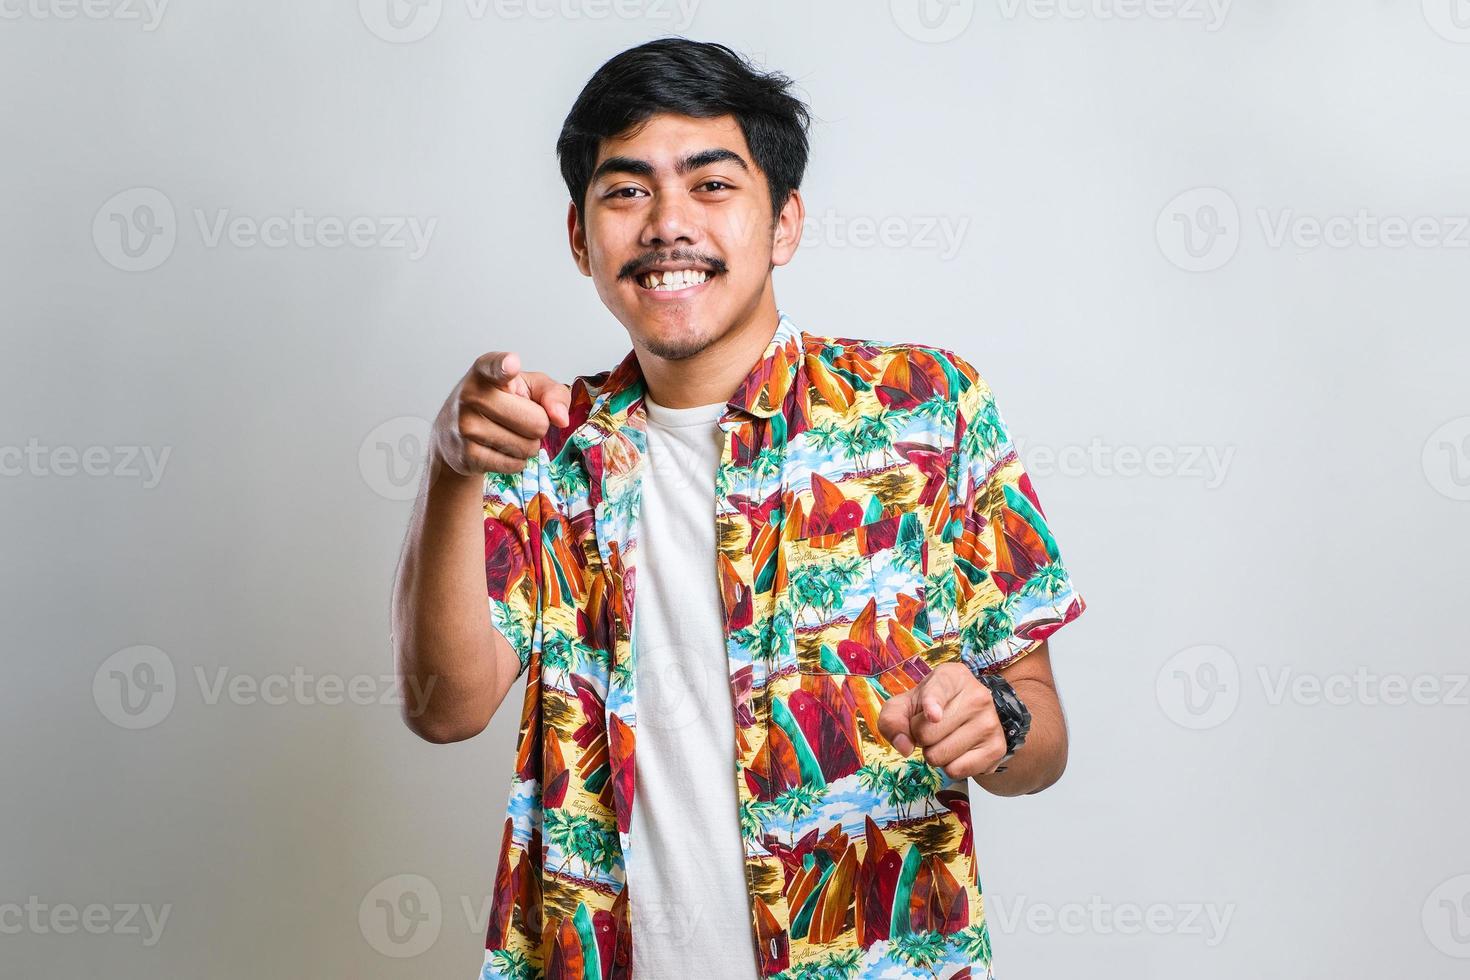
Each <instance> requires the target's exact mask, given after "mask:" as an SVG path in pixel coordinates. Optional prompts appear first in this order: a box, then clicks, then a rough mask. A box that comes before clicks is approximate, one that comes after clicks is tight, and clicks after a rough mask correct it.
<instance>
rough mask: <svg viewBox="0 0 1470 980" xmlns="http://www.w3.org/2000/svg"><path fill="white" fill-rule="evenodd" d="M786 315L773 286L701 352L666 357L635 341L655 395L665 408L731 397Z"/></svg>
mask: <svg viewBox="0 0 1470 980" xmlns="http://www.w3.org/2000/svg"><path fill="white" fill-rule="evenodd" d="M779 321H780V316H779V314H778V313H777V311H776V300H775V296H774V295H773V294H772V293H771V290H770V288H769V286H767V289H766V291H765V293H764V294H763V295H762V297H761V300H760V302H758V303H757V304H756V308H755V309H754V310H753V311H752V312H750V313H749V314H747V315H746V316H745V317H743V318H742V319H741V320H740V321H739V322H738V323H736V324H735V325H734V326H732V327H731V328H730V329H728V330H726V331H725V332H724V333H723V334H722V335H721V336H720V337H719V339H717V340H716V341H715V342H714V343H712V344H710V345H709V346H708V347H706V348H705V349H704V350H702V351H700V352H699V353H698V354H694V355H692V356H690V357H685V358H682V359H680V360H677V361H669V360H665V359H664V358H662V357H658V356H656V355H654V354H650V353H649V352H648V351H646V350H644V349H642V348H640V347H635V349H634V351H635V356H637V358H638V367H639V369H640V370H641V371H642V372H643V383H644V387H645V388H646V389H647V391H648V394H649V396H650V397H652V398H653V400H654V401H655V402H657V403H658V404H660V405H662V406H664V407H665V408H693V407H694V406H696V405H713V404H715V403H717V402H724V401H729V400H730V396H731V395H733V394H735V389H737V388H739V387H740V383H741V382H742V381H744V380H745V379H746V377H747V376H748V375H749V374H750V371H751V368H753V367H754V366H755V363H756V362H757V361H758V360H760V358H761V355H762V354H764V353H765V352H766V347H768V346H769V345H770V343H771V337H773V336H774V335H775V333H776V326H777V324H778V323H779Z"/></svg>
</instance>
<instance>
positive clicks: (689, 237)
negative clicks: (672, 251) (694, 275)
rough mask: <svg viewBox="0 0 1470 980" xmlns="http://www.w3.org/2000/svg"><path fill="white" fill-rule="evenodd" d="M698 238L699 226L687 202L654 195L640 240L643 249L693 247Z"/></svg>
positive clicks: (659, 194) (663, 194) (666, 195)
mask: <svg viewBox="0 0 1470 980" xmlns="http://www.w3.org/2000/svg"><path fill="white" fill-rule="evenodd" d="M699 237H700V235H699V225H698V223H697V222H696V221H695V218H694V212H693V209H692V208H690V207H689V202H687V201H684V200H681V199H679V198H678V197H671V196H669V195H668V194H666V193H663V192H659V193H657V194H655V195H654V198H653V204H652V206H650V207H649V209H648V223H647V224H646V225H644V228H643V236H642V239H641V244H642V245H643V246H644V247H645V248H660V247H663V248H669V247H673V246H676V245H681V244H682V245H693V244H694V243H695V242H697V241H699Z"/></svg>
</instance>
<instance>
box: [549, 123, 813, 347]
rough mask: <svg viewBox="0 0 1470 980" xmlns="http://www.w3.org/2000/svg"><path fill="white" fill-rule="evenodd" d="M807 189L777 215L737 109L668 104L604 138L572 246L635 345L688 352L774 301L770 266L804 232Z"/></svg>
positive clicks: (572, 212) (714, 341)
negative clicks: (693, 110)
mask: <svg viewBox="0 0 1470 980" xmlns="http://www.w3.org/2000/svg"><path fill="white" fill-rule="evenodd" d="M802 213H803V212H802V203H801V198H800V195H799V193H798V192H795V191H793V192H792V195H791V199H789V200H788V201H787V202H786V205H785V206H784V207H783V208H782V210H781V214H780V215H778V216H776V218H775V220H774V221H773V218H772V215H771V198H770V192H769V190H768V187H767V184H766V177H765V174H764V172H763V171H761V170H759V169H758V168H757V166H756V164H755V160H754V158H753V157H752V156H751V153H750V149H749V147H747V146H746V144H745V137H744V135H743V134H742V133H741V131H740V125H739V123H737V122H736V120H735V118H734V117H733V116H720V117H716V118H712V119H698V118H694V117H690V116H677V115H670V114H662V115H657V116H653V117H651V118H650V119H649V120H647V121H646V122H645V123H644V124H642V125H641V126H640V127H636V128H635V129H634V130H632V131H629V132H627V133H624V134H622V135H620V136H619V137H617V138H615V139H608V140H603V142H602V146H601V147H600V148H599V151H598V157H597V164H596V166H595V167H594V170H593V177H592V182H591V184H590V186H589V187H588V189H587V196H586V199H585V202H584V206H583V208H582V210H581V212H580V213H579V212H578V211H577V209H576V208H575V207H572V208H569V209H568V214H567V229H568V233H569V235H570V238H571V246H572V254H573V256H574V257H575V258H576V260H577V266H578V268H580V269H581V270H582V274H583V275H587V276H591V277H592V280H593V283H594V284H595V286H596V288H597V293H598V295H599V296H600V297H602V302H603V304H604V305H606V306H607V308H608V309H609V310H611V311H612V313H613V315H614V316H616V317H617V318H618V320H619V322H621V323H622V324H623V326H624V327H626V328H627V330H628V334H629V336H630V337H631V338H632V340H633V344H634V346H635V347H637V348H639V349H640V350H642V351H646V352H647V353H650V354H652V355H654V356H656V357H660V358H664V359H667V360H674V361H677V360H683V359H685V358H689V357H693V356H695V355H697V354H699V353H701V352H703V351H706V350H708V349H710V348H711V347H712V346H715V345H718V344H719V342H720V341H721V340H722V339H725V338H727V337H728V336H730V335H731V334H732V333H733V332H736V331H740V330H742V329H743V328H745V327H747V326H749V325H751V324H752V323H753V322H754V321H755V320H756V319H757V317H758V315H759V314H760V313H761V312H762V310H764V309H766V307H767V306H769V309H770V311H774V308H775V300H774V296H773V295H772V290H771V269H772V268H773V267H774V266H777V265H785V264H786V263H787V262H788V261H789V260H790V259H791V256H792V254H793V253H794V252H795V250H796V244H797V242H798V240H799V237H800V229H801V221H802Z"/></svg>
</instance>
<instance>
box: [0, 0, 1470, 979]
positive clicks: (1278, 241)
mask: <svg viewBox="0 0 1470 980" xmlns="http://www.w3.org/2000/svg"><path fill="white" fill-rule="evenodd" d="M390 2H391V4H392V5H391V6H390ZM666 33H683V34H687V35H689V36H692V37H695V38H699V39H709V40H719V41H722V42H724V43H727V44H730V45H732V46H734V47H737V48H739V49H741V50H744V51H746V52H749V53H752V54H754V55H756V56H757V57H758V58H759V59H760V60H762V61H763V62H765V63H766V64H769V65H771V66H773V67H778V68H780V69H782V70H783V71H786V72H787V73H789V74H791V75H792V76H794V77H795V78H796V79H797V80H798V81H799V83H800V85H801V94H802V95H804V96H805V97H806V98H807V99H808V100H809V101H810V103H811V105H812V108H813V110H814V111H815V113H816V115H817V116H818V119H819V121H818V124H817V125H816V127H815V129H814V132H813V153H812V158H811V164H810V169H809V171H808V174H807V179H806V182H805V186H804V192H805V197H806V201H807V205H808V218H809V223H808V226H807V228H806V231H805V237H804V240H803V242H802V246H801V249H800V251H799V253H798V255H797V256H796V259H795V260H794V261H793V262H792V263H791V264H790V265H789V266H787V267H785V268H783V269H781V270H779V271H778V272H777V274H776V280H777V294H778V300H779V303H780V305H781V307H782V308H783V309H784V310H786V311H787V312H790V313H791V314H792V315H793V317H795V318H796V319H797V320H798V322H800V323H801V324H802V325H803V326H804V327H806V328H807V329H809V330H813V331H819V332H821V331H825V332H830V333H835V334H839V335H853V336H864V335H865V336H871V337H876V338H879V339H894V340H919V341H925V342H929V343H934V344H940V345H944V346H947V347H951V348H953V349H955V350H957V351H959V352H961V353H962V354H963V355H965V356H966V357H967V358H969V359H970V360H972V361H973V362H974V363H975V364H976V365H977V366H978V367H979V369H980V370H981V372H982V373H983V374H984V375H985V376H986V377H987V379H988V380H989V381H990V383H991V385H992V386H993V388H994V390H995V392H996V394H997V397H998V400H999V404H1000V405H1001V408H1002V411H1003V413H1004V414H1005V417H1006V419H1007V421H1008V422H1009V423H1010V425H1011V427H1012V429H1013V430H1014V432H1015V434H1016V436H1017V437H1018V438H1019V439H1020V440H1022V443H1023V447H1022V452H1023V458H1024V460H1025V462H1026V464H1027V465H1028V467H1029V468H1030V470H1031V472H1032V474H1033V478H1034V480H1035V485H1036V487H1037V490H1038V492H1039V494H1040V497H1041V499H1042V501H1043V504H1044V506H1045V507H1046V509H1047V513H1048V515H1049V517H1050V518H1051V520H1052V524H1053V527H1054V528H1055V530H1056V532H1057V535H1058V539H1059V541H1060V542H1061V545H1062V549H1063V553H1064V555H1065V557H1066V560H1067V562H1068V565H1069V567H1070V568H1071V569H1072V572H1073V575H1074V577H1075V581H1076V584H1077V586H1078V588H1079V590H1080V592H1081V593H1082V594H1083V595H1084V597H1085V598H1086V599H1087V602H1088V606H1089V608H1088V612H1087V613H1086V614H1084V616H1083V617H1082V618H1081V619H1080V620H1079V621H1078V622H1077V623H1075V624H1073V625H1071V626H1070V627H1069V628H1067V629H1066V630H1064V631H1062V632H1061V633H1059V634H1058V635H1057V637H1056V639H1055V641H1054V643H1053V646H1054V662H1055V665H1056V669H1057V672H1058V676H1059V683H1060V687H1061V691H1062V695H1063V698H1064V701H1065V704H1066V708H1067V711H1068V716H1069V719H1070V722H1071V730H1072V737H1073V743H1072V757H1071V764H1070V768H1069V770H1068V772H1067V775H1066V777H1065V778H1064V779H1063V781H1062V782H1061V783H1059V784H1058V785H1057V786H1056V787H1054V788H1053V789H1051V790H1050V791H1048V792H1046V793H1044V794H1041V795H1039V796H1035V797H1031V798H1026V799H1018V800H1002V799H995V798H991V797H989V796H987V795H986V794H984V793H983V792H980V791H978V790H977V791H976V793H975V797H976V814H977V821H976V823H977V829H976V834H977V842H976V843H977V847H978V852H979V855H980V860H981V875H982V878H983V882H984V886H985V890H986V895H987V898H988V900H989V901H988V906H989V915H990V922H991V927H992V929H993V930H994V933H995V935H994V940H995V950H996V966H997V974H998V976H1001V977H1003V978H1005V980H1027V978H1061V977H1083V976H1098V977H1122V976H1129V977H1136V978H1175V977H1179V976H1184V975H1188V976H1191V977H1199V978H1242V977H1251V978H1256V977H1279V978H1299V977H1314V978H1315V977H1337V976H1352V977H1367V976H1376V975H1390V974H1392V975H1395V976H1398V975H1402V976H1410V977H1415V978H1448V977H1459V976H1464V975H1465V971H1466V967H1467V965H1470V964H1467V959H1470V849H1467V831H1466V823H1465V813H1466V807H1467V805H1470V792H1467V789H1466V783H1465V779H1464V770H1463V763H1462V761H1461V758H1460V748H1461V746H1462V745H1463V744H1464V741H1465V738H1466V735H1467V718H1470V690H1467V684H1466V672H1467V670H1470V668H1467V666H1466V658H1465V641H1464V631H1463V629H1461V628H1458V627H1456V626H1455V625H1454V624H1455V622H1457V620H1458V617H1459V616H1460V615H1461V614H1462V607H1463V605H1464V600H1465V583H1466V579H1467V576H1466V573H1465V569H1464V554H1465V551H1466V544H1467V542H1470V521H1467V517H1470V386H1467V384H1466V381H1467V378H1466V374H1467V371H1466V363H1467V356H1470V340H1467V335H1466V333H1465V332H1464V329H1463V328H1464V300H1465V291H1464V286H1465V282H1466V263H1467V261H1470V228H1467V225H1470V218H1467V215H1470V196H1467V193H1466V191H1467V188H1470V183H1467V176H1466V164H1467V160H1470V135H1467V134H1470V130H1467V129H1466V128H1465V126H1464V121H1465V120H1464V106H1465V103H1466V98H1467V96H1470V3H1467V2H1465V0H1423V2H1422V3H1421V2H1420V0H1393V2H1389V0H1379V2H1366V0H1350V2H1325V0H1317V2H1311V0H1297V2H1292V3H1287V2H1285V0H1279V2H1271V0H1236V2H1233V3H1230V2H1226V0H1215V2H1214V3H1213V4H1211V3H1209V2H1207V0H1051V2H1048V0H993V2H989V0H987V2H973V0H950V2H949V3H947V4H941V3H938V2H935V0H925V2H924V5H923V6H922V7H921V6H920V5H919V3H918V2H917V0H906V2H905V0H895V2H893V3H888V2H879V0H866V2H861V3H842V4H838V3H826V4H816V3H793V2H789V0H788V2H782V3H775V2H761V3H757V2H744V3H736V2H715V0H702V2H700V0H684V6H683V7H682V8H681V7H680V6H679V5H678V4H676V3H675V2H674V0H617V2H612V0H516V2H511V0H499V2H496V0H425V2H421V3H420V4H419V5H418V6H417V7H415V6H413V5H411V4H408V3H405V2H403V0H362V2H361V3H358V2H356V0H341V2H337V3H331V4H327V3H287V2H283V0H276V2H264V0H259V2H255V3H250V4H246V3H237V4H229V5H227V4H225V3H221V2H212V3H210V2H201V0H195V2H185V0H178V2H175V3H167V4H164V3H161V2H159V0H154V2H153V3H152V4H151V5H149V4H147V3H145V2H144V0H85V3H83V2H82V0H0V81H3V83H4V84H3V85H0V104H3V117H0V120H3V130H0V131H3V134H4V135H3V141H4V151H3V152H0V179H3V186H4V188H5V192H4V194H3V197H0V217H3V232H0V259H3V261H0V277H3V280H0V314H3V329H4V333H3V337H4V349H3V354H0V406H3V408H0V469H3V476H0V494H3V507H0V522H3V540H4V542H5V558H6V560H5V561H4V562H3V563H0V576H3V578H4V582H3V590H0V594H3V597H4V598H3V603H4V609H3V613H4V637H5V655H4V665H5V674H4V682H3V683H0V726H3V730H0V737H3V744H4V749H3V751H0V777H3V779H4V786H5V792H4V802H3V803H0V833H3V837H4V841H5V843H4V845H3V848H0V974H3V975H4V976H6V977H11V976H15V977H27V978H29V977H57V978H72V977H82V976H96V975H106V976H108V977H110V978H115V980H124V978H142V977H150V978H152V977H185V976H189V977H210V978H242V980H243V978H255V977H261V976H280V977H291V978H322V977H372V978H379V977H381V978H424V977H436V978H437V977H443V978H455V977H458V978H461V980H469V978H470V977H472V976H474V975H476V972H477V970H478V967H479V963H480V960H481V956H482V945H483V931H484V920H485V916H486V914H487V911H488V893H489V888H490V883H491V877H492V874H493V870H494V862H495V858H496V853H495V849H496V846H497V842H498V837H499V830H498V828H499V826H500V822H501V819H502V817H503V813H504V810H503V807H504V804H505V790H506V788H507V786H508V781H509V778H510V765H511V759H510V756H511V751H512V747H513V746H512V743H513V739H514V734H515V730H516V723H517V717H516V716H517V711H518V707H519V704H520V697H521V691H520V688H519V687H517V689H516V690H514V691H513V692H512V694H511V700H510V702H509V703H510V704H511V705H512V706H511V707H509V708H507V709H503V710H502V713H501V715H500V716H499V717H497V718H496V719H495V721H494V722H493V724H492V725H491V727H490V728H489V730H488V731H487V732H485V733H484V734H483V735H481V736H480V737H478V738H476V739H473V740H471V741H469V742H465V743H460V744H456V745H452V746H443V747H440V746H433V745H430V744H427V743H425V742H421V741H419V740H418V739H416V738H415V737H414V736H412V735H411V734H410V733H409V732H408V731H407V730H406V729H405V728H404V727H403V726H402V725H401V724H400V722H399V719H398V709H397V707H396V706H395V705H394V704H392V703H391V700H392V698H393V687H392V683H391V672H392V654H391V649H390V645H389V626H388V622H389V620H388V610H389V606H388V599H389V590H390V585H391V581H392V575H393V571H394V566H395V563H396V560H397V556H398V550H399V546H400V542H401V540H402V535H403V532H404V527H405V522H406V519H407V516H408V514H409V508H410V503H409V498H411V496H412V495H413V492H414V491H415V490H416V488H417V484H418V466H419V460H420V456H421V453H422V450H423V443H422V441H421V440H422V436H423V434H424V432H425V431H426V428H427V425H428V419H430V418H432V417H433V415H434V413H435V412H436V411H437V409H438V407H439V405H440V404H441V402H442V400H443V399H444V397H445V395H446V394H447V392H448V390H449V388H450V386H451V385H452V384H453V383H454V381H455V380H456V379H457V378H458V376H459V375H460V374H461V373H462V372H463V371H464V370H465V369H466V368H467V367H468V365H469V363H470V361H471V360H472V359H473V358H474V357H475V356H476V355H478V354H479V353H481V352H483V351H485V350H491V349H501V348H507V347H509V348H514V349H516V350H518V351H520V352H521V354H522V355H523V357H524V360H525V362H526V363H527V364H528V365H530V366H534V367H537V368H541V369H544V370H548V371H552V372H555V373H558V374H561V375H563V376H565V377H569V376H571V375H572V374H574V373H580V372H590V371H594V370H597V369H600V368H602V367H607V366H610V365H611V364H612V363H614V361H615V360H616V359H617V358H618V357H619V356H620V355H621V354H622V353H623V352H624V351H625V350H626V349H627V342H626V335H625V334H624V332H623V331H622V328H621V327H620V325H619V324H618V323H617V322H616V321H615V320H614V319H613V318H612V317H611V316H610V315H609V314H608V313H607V312H606V310H604V309H603V308H602V306H601V305H600V304H599V302H598V300H597V297H596V295H595V293H594V291H593V289H592V286H591V283H590V281H589V280H586V279H583V278H581V277H580V276H579V275H578V274H577V273H576V271H575V268H574V266H573V264H572V262H571V259H570V257H569V255H568V252H567V248H566V243H565V231H564V223H563V216H564V211H565V204H566V201H565V190H564V188H563V186H562V185H561V182H560V178H559V176H558V173H557V169H556V162H555V156H554V153H553V144H554V140H555V137H556V134H557V130H558V127H559V125H560V123H561V121H562V118H563V116H564V115H565V113H566V110H567V108H568V107H569V105H570V103H571V100H572V99H573V98H574V96H575V95H576V93H577V91H578V89H579V88H580V87H581V85H582V83H583V82H584V81H585V80H586V78H587V76H588V75H589V74H590V73H591V72H592V71H593V70H594V69H595V68H596V66H597V65H598V64H600V63H601V62H602V61H603V60H604V59H606V58H607V57H609V56H611V55H612V54H614V53H615V52H617V51H619V50H621V49H623V48H625V47H628V46H630V45H632V44H635V43H638V42H639V41H642V40H645V39H648V38H651V37H654V36H658V35H661V34H666Z"/></svg>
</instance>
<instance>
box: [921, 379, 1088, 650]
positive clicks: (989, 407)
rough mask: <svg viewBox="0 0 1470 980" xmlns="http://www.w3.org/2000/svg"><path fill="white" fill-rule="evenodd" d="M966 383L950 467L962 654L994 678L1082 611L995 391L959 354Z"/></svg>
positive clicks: (951, 527)
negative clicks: (997, 401)
mask: <svg viewBox="0 0 1470 980" xmlns="http://www.w3.org/2000/svg"><path fill="white" fill-rule="evenodd" d="M953 364H954V367H955V368H956V374H955V375H954V376H953V378H954V380H955V381H956V382H957V383H958V385H959V386H960V392H959V395H958V398H957V405H956V410H955V436H954V438H955V442H954V447H955V448H954V455H953V456H952V457H951V460H950V465H949V478H950V479H949V486H950V508H951V515H950V516H951V519H950V523H949V537H950V539H951V541H952V544H953V548H954V563H955V579H956V581H955V610H956V614H957V618H958V622H959V630H960V657H961V659H962V660H964V662H965V664H966V665H967V666H968V667H969V668H970V670H971V671H972V672H974V673H975V674H977V675H979V674H981V673H994V672H995V671H998V670H1000V669H1001V668H1002V667H1005V666H1007V665H1009V664H1010V663H1012V662H1014V661H1016V660H1018V659H1020V658H1021V657H1022V656H1024V655H1026V654H1027V653H1030V652H1031V651H1032V650H1033V649H1035V648H1036V647H1037V646H1038V645H1040V643H1041V641H1042V640H1044V639H1046V638H1047V637H1048V636H1050V635H1051V634H1053V633H1055V632H1056V631H1057V630H1059V629H1061V628H1062V626H1064V625H1066V624H1067V623H1070V622H1071V621H1072V620H1074V619H1076V618H1077V617H1078V616H1080V615H1081V614H1082V611H1083V609H1085V608H1086V603H1085V602H1084V601H1083V599H1082V596H1081V595H1080V594H1078V592H1077V590H1076V588H1075V587H1074V586H1073V584H1072V577H1071V574H1070V573H1069V572H1068V570H1067V567H1066V565H1065V564H1063V562H1062V554H1061V550H1060V549H1059V547H1058V546H1057V540H1056V537H1055V536H1054V535H1053V534H1052V530H1051V528H1050V527H1049V526H1048V524H1047V520H1046V515H1045V514H1044V513H1043V511H1042V509H1041V501H1040V500H1039V499H1038V498H1037V496H1036V490H1035V488H1033V487H1032V485H1031V478H1030V477H1029V476H1028V475H1027V473H1026V471H1025V468H1024V467H1023V466H1022V465H1021V459H1020V455H1019V454H1018V452H1017V450H1016V446H1015V444H1014V443H1013V442H1012V440H1011V435H1010V432H1009V430H1008V429H1007V427H1006V424H1005V422H1004V420H1003V419H1002V418H1001V414H1000V409H999V408H998V407H997V406H996V403H995V398H994V396H993V394H992V392H991V390H990V387H989V385H987V384H986V382H985V380H984V379H983V378H981V377H980V375H979V374H978V373H977V372H976V371H975V369H974V368H973V367H972V366H971V365H969V364H967V363H966V362H965V361H963V360H961V359H959V358H954V359H953Z"/></svg>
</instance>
